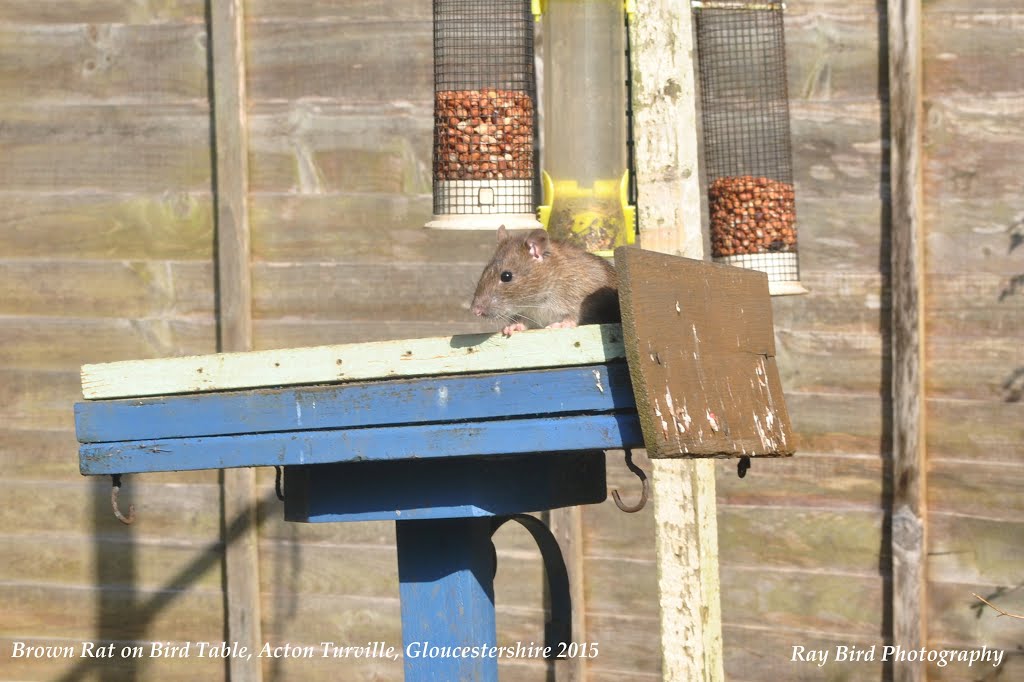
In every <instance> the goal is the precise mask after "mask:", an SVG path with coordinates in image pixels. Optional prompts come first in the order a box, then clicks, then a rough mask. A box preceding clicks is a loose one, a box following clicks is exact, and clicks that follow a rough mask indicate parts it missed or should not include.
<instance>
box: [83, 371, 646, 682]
mask: <svg viewBox="0 0 1024 682" xmlns="http://www.w3.org/2000/svg"><path fill="white" fill-rule="evenodd" d="M75 417H76V426H77V431H78V438H79V441H80V442H81V447H80V452H79V456H80V466H81V471H82V473H83V474H127V473H143V472H154V471H180V470H189V469H219V468H228V467H245V466H270V465H281V466H284V467H285V503H284V507H285V517H286V519H288V520H290V521H302V522H339V521H368V520H382V519H390V520H394V521H396V538H397V546H398V568H399V582H400V596H401V603H402V634H403V640H404V642H405V645H406V646H407V647H408V646H409V645H410V644H412V645H413V650H415V649H416V648H417V647H418V646H419V645H420V643H425V642H429V643H430V646H432V647H442V648H445V647H451V649H449V652H450V654H451V655H447V656H441V657H437V658H433V657H416V656H410V655H406V657H405V659H404V660H405V674H406V679H407V680H496V679H497V662H498V659H497V657H496V656H495V654H496V653H497V652H495V651H493V650H488V649H486V648H484V649H480V648H479V647H481V646H484V645H490V646H494V645H496V643H497V642H496V633H495V618H494V589H493V576H494V570H495V566H494V561H495V557H494V549H493V546H492V544H491V533H492V532H493V530H494V528H495V527H496V525H497V524H500V522H501V521H502V520H503V519H504V518H505V517H508V516H510V515H515V514H520V513H522V512H529V511H541V510H546V509H553V508H557V507H563V506H569V505H577V504H593V503H598V502H601V501H603V500H604V499H605V496H606V486H605V464H604V455H603V453H602V452H601V451H602V450H604V449H612V448H629V447H640V446H642V445H643V438H642V435H641V429H640V424H639V420H638V418H637V414H636V409H635V402H634V397H633V391H632V386H631V383H630V377H629V371H628V369H627V366H626V364H625V362H622V361H618V362H607V363H603V364H598V365H587V366H580V367H570V368H560V369H548V370H529V371H511V372H508V371H506V372H497V373H485V374H477V375H469V376H466V375H451V376H434V377H429V378H411V379H408V378H402V379H394V380H381V381H373V382H365V383H351V384H328V385H307V386H300V387H291V388H278V389H267V388H260V389H251V390H237V391H223V392H209V393H189V394H182V395H168V396H156V397H148V398H125V399H110V400H94V401H88V402H83V403H79V404H77V405H76V406H75ZM461 647H470V648H468V649H462V648H461ZM472 647H478V648H477V649H473V648H472Z"/></svg>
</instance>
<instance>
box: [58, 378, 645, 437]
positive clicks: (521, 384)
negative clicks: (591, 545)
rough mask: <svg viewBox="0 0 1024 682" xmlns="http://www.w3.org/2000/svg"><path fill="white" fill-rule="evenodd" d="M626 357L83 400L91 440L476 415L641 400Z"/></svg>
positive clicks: (603, 407)
mask: <svg viewBox="0 0 1024 682" xmlns="http://www.w3.org/2000/svg"><path fill="white" fill-rule="evenodd" d="M633 406H634V405H633V392H632V389H631V386H630V383H629V372H628V370H627V368H626V366H625V364H622V363H620V364H617V365H612V366H608V365H595V366H593V367H580V368H572V369H552V370H541V371H533V372H515V373H500V374H491V375H479V376H467V377H444V378H439V379H432V378H428V379H412V380H407V381H401V382H396V381H387V382H370V383H357V384H341V385H337V386H310V387H308V388H300V389H276V390H275V389H269V390H261V391H231V392H226V393H216V394H203V395H194V394H185V395H180V396H161V397H158V398H148V399H141V400H140V399H123V400H105V401H97V402H84V403H78V404H77V405H76V406H75V415H76V429H77V433H78V439H79V441H80V442H83V443H99V442H110V441H128V440H138V439H146V440H152V439H157V438H195V437H199V436H225V435H230V434H236V433H268V432H272V431H304V430H321V429H344V428H352V427H358V426H368V425H371V424H373V425H377V426H383V425H396V424H414V423H418V424H422V423H428V422H443V421H472V420H480V419H493V418H498V417H507V418H511V417H522V416H529V415H538V414H543V415H548V416H555V415H559V414H581V413H586V412H612V411H614V410H628V409H631V408H633Z"/></svg>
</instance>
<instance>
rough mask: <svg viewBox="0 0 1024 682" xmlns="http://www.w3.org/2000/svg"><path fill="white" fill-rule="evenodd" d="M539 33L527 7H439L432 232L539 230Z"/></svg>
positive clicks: (494, 2) (519, 1)
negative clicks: (436, 229) (536, 53)
mask: <svg viewBox="0 0 1024 682" xmlns="http://www.w3.org/2000/svg"><path fill="white" fill-rule="evenodd" d="M533 30H534V27H533V14H532V13H531V11H530V3H529V1H528V0H434V154H433V164H434V221H432V222H431V223H429V224H428V226H430V227H465V228H476V229H484V228H489V227H496V226H497V225H496V224H495V225H491V223H492V222H495V223H496V222H498V221H501V222H505V223H509V224H508V227H509V228H513V227H533V226H539V224H537V223H536V219H535V217H534V211H535V209H536V203H537V202H536V182H535V177H536V176H535V168H536V144H535V139H536V134H535V130H536V106H535V103H536V98H537V85H536V79H535V77H534V63H533V59H534V50H533ZM520 223H522V224H520Z"/></svg>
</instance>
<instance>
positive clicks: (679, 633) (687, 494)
mask: <svg viewBox="0 0 1024 682" xmlns="http://www.w3.org/2000/svg"><path fill="white" fill-rule="evenodd" d="M692 21H693V20H692V14H691V10H690V3H689V2H672V1H671V0H648V1H646V2H643V3H639V5H638V7H637V12H636V15H635V16H634V20H633V22H632V24H631V29H632V32H631V45H632V64H631V68H632V79H631V80H632V83H633V90H632V92H633V129H634V133H633V134H634V139H635V150H636V151H635V159H634V162H635V172H636V178H637V195H638V196H637V221H638V224H639V228H640V242H641V244H642V245H643V247H644V248H646V249H651V250H654V251H661V252H665V253H671V254H678V255H683V256H688V257H690V258H696V259H700V258H703V256H704V236H703V232H702V230H701V201H702V196H701V189H700V174H699V172H698V168H699V165H698V159H699V158H700V152H699V147H698V141H697V110H696V101H697V93H696V84H695V82H696V78H695V74H694V53H693V26H692ZM652 467H653V482H654V491H655V493H654V515H655V524H656V528H657V539H656V543H657V557H658V592H659V600H660V607H661V608H660V614H661V652H662V662H661V665H662V676H663V678H664V679H666V680H681V681H682V682H690V681H693V680H721V679H723V678H724V675H725V673H724V669H723V660H722V615H721V599H720V596H719V581H718V522H717V518H716V507H717V505H716V501H715V468H714V463H713V462H711V461H700V460H695V461H691V460H676V459H656V460H653V461H652Z"/></svg>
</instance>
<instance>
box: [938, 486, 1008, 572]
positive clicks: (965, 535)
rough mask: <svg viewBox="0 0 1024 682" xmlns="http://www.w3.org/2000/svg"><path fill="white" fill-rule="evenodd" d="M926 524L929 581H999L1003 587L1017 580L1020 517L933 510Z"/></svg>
mask: <svg viewBox="0 0 1024 682" xmlns="http://www.w3.org/2000/svg"><path fill="white" fill-rule="evenodd" d="M1018 491H1019V488H1018ZM1018 496H1019V495H1018ZM928 528H929V530H930V531H931V530H933V529H934V533H932V537H931V541H930V543H929V548H928V549H929V557H928V580H929V583H932V584H934V583H951V584H958V583H959V584H967V585H971V584H974V585H978V586H979V587H980V586H988V585H997V586H998V585H1002V586H1004V588H1006V590H1010V589H1012V588H1014V587H1016V586H1018V585H1019V584H1020V566H1021V564H1022V563H1024V521H1022V520H1021V517H1017V518H1016V519H990V518H977V517H974V518H972V517H965V516H961V515H960V514H959V513H958V512H953V513H948V512H933V513H931V514H929V516H928ZM981 589H984V588H981ZM1004 591H1005V590H1004Z"/></svg>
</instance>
